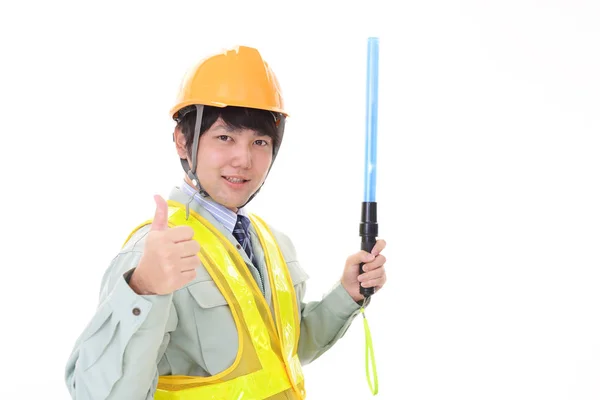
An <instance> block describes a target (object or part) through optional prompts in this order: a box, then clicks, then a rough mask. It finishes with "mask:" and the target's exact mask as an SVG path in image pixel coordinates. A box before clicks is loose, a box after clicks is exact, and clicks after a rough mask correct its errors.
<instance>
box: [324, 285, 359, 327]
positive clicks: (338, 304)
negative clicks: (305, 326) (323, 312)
mask: <svg viewBox="0 0 600 400" xmlns="http://www.w3.org/2000/svg"><path fill="white" fill-rule="evenodd" d="M322 303H323V305H325V306H326V307H327V308H328V309H329V310H331V311H332V312H333V313H334V314H335V315H336V316H337V317H339V318H341V319H347V318H350V317H353V316H355V315H356V314H357V313H358V311H359V310H360V307H361V306H360V304H359V303H357V302H355V301H354V299H353V298H352V296H350V294H349V293H348V291H347V290H346V289H344V286H342V283H341V282H337V283H336V284H335V286H334V287H333V288H332V289H331V291H330V292H329V293H328V294H327V295H326V296H325V297H324V298H323V301H322Z"/></svg>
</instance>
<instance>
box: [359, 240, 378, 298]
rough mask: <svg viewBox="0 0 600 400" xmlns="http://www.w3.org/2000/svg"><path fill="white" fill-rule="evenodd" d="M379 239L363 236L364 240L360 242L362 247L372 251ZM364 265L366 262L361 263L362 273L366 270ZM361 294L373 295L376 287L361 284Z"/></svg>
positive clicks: (368, 251)
mask: <svg viewBox="0 0 600 400" xmlns="http://www.w3.org/2000/svg"><path fill="white" fill-rule="evenodd" d="M376 241H377V239H376V238H375V237H373V236H367V237H363V240H361V242H360V249H361V250H364V251H366V252H367V253H370V252H371V250H373V247H374V246H375V242H376ZM363 265H365V264H364V263H360V273H361V274H363V273H364V272H365V271H363ZM359 291H360V294H362V295H363V296H365V297H368V296H371V295H373V294H374V293H375V288H374V287H367V288H366V287H362V285H361V286H360V290H359Z"/></svg>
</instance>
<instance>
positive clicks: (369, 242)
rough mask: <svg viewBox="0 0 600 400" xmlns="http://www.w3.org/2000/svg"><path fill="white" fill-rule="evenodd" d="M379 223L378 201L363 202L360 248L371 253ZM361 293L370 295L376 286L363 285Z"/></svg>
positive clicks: (361, 271)
mask: <svg viewBox="0 0 600 400" xmlns="http://www.w3.org/2000/svg"><path fill="white" fill-rule="evenodd" d="M378 230H379V229H378V225H377V203H376V202H363V203H362V210H361V222H360V228H359V234H360V237H361V240H360V249H361V250H364V251H366V252H367V253H370V252H371V250H373V247H374V246H375V242H377V234H378ZM363 265H364V263H360V273H361V274H363V273H364V271H363ZM359 293H360V294H362V295H363V296H365V297H369V296H371V295H373V294H374V293H375V288H374V287H369V288H365V287H362V285H361V286H360V288H359Z"/></svg>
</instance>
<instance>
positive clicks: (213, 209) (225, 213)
mask: <svg viewBox="0 0 600 400" xmlns="http://www.w3.org/2000/svg"><path fill="white" fill-rule="evenodd" d="M181 190H183V192H184V193H186V194H187V195H189V196H193V198H194V201H196V202H197V203H198V204H199V205H200V206H202V207H203V208H204V209H206V210H207V211H208V212H209V213H210V214H211V215H212V216H213V217H215V219H216V220H217V221H219V222H220V223H222V224H223V226H224V227H225V228H227V229H228V230H229V232H233V228H234V227H235V224H236V222H237V216H238V215H243V216H245V217H247V214H246V210H245V209H244V208H243V207H242V208H240V209H238V212H237V213H235V212H233V211H231V210H230V209H229V208H227V207H225V206H224V205H222V204H219V203H217V202H216V201H214V200H213V199H211V198H210V197H202V195H200V193H198V190H196V189H195V188H194V187H192V186H191V185H190V184H189V183H187V182H186V181H185V180H184V181H183V183H182V185H181Z"/></svg>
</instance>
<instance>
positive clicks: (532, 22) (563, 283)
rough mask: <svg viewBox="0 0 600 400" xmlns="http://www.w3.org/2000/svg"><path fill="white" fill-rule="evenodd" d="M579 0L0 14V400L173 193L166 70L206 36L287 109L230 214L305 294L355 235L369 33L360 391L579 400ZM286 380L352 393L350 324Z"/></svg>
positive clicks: (590, 350) (595, 257)
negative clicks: (270, 152) (255, 182)
mask: <svg viewBox="0 0 600 400" xmlns="http://www.w3.org/2000/svg"><path fill="white" fill-rule="evenodd" d="M367 3H368V4H369V5H368V6H367ZM392 4H393V7H394V8H393V9H392ZM599 4H600V3H598V2H596V1H573V0H571V1H567V0H560V1H559V0H555V1H533V0H518V1H516V0H512V1H496V2H483V1H453V2H448V1H433V0H426V1H419V2H416V1H413V2H389V3H388V4H386V5H383V3H382V2H377V1H369V2H365V1H363V2H360V3H359V2H339V3H334V2H327V1H320V2H307V1H303V2H294V5H293V6H290V5H287V2H281V1H280V2H275V1H273V2H270V3H269V2H260V1H253V2H245V3H240V4H234V3H229V2H222V1H202V2H200V1H195V2H174V1H172V2H169V4H168V5H167V2H164V3H163V5H162V6H156V5H150V2H141V1H140V2H135V3H134V2H119V3H117V2H114V3H111V2H106V1H103V2H95V3H92V2H77V3H75V2H73V3H72V4H67V3H64V2H60V3H59V2H41V1H38V2H28V3H25V2H22V3H18V5H17V2H5V3H3V5H2V6H1V7H0V31H1V32H0V33H1V35H0V41H1V44H2V46H1V58H2V60H3V61H2V62H1V64H0V68H1V73H0V85H1V86H0V88H1V89H0V96H1V99H0V100H1V103H2V104H1V107H0V109H1V110H2V119H1V122H0V124H1V126H0V131H1V132H2V137H1V139H0V140H1V141H2V142H1V146H0V152H1V154H0V160H1V161H0V162H1V168H0V171H1V174H2V178H1V188H2V196H1V199H2V204H1V208H2V214H1V215H2V217H1V218H2V224H1V226H2V228H1V229H2V231H3V233H2V238H3V239H2V253H1V254H2V261H1V266H2V271H3V277H2V279H1V282H2V294H1V296H2V301H1V303H0V304H2V333H1V334H2V341H1V343H2V349H1V352H2V357H1V360H2V362H1V363H2V365H3V369H2V374H3V378H2V382H3V383H2V389H1V390H2V393H3V398H6V399H13V398H17V397H18V398H27V399H36V398H37V399H41V398H52V399H67V398H68V394H67V391H66V388H65V384H64V381H63V374H64V366H65V363H66V360H67V357H68V356H69V353H70V351H71V349H72V346H73V344H74V343H75V340H76V338H77V337H78V335H79V334H80V332H81V331H82V330H83V328H84V326H85V325H86V324H87V323H88V321H89V320H90V318H91V317H92V315H93V314H94V310H95V307H96V304H97V298H98V291H99V284H100V279H101V276H102V274H103V272H104V270H105V268H106V267H107V266H108V263H109V261H110V260H111V258H112V257H113V256H114V255H115V253H116V252H117V251H118V249H119V247H120V245H121V243H122V241H123V240H124V239H125V238H126V236H127V234H128V233H129V231H130V230H131V229H132V228H133V227H134V226H135V225H137V224H138V223H139V222H141V221H143V220H145V219H146V218H148V217H150V216H151V215H152V212H153V210H154V203H153V200H152V195H153V194H154V193H160V194H162V195H164V196H166V195H167V194H168V192H169V191H170V189H171V187H172V186H173V185H175V184H178V183H179V182H180V179H181V170H180V166H179V162H178V158H177V156H176V153H175V151H174V147H173V143H172V141H171V133H172V130H173V122H172V121H171V120H170V119H169V117H168V110H169V108H170V107H171V105H172V101H173V99H174V96H175V93H176V90H177V87H178V85H179V82H180V79H181V77H182V76H183V74H184V72H185V71H186V70H187V68H188V67H189V66H190V65H191V64H193V63H194V62H196V61H197V60H198V59H200V58H201V57H204V56H205V55H207V54H209V53H211V52H213V51H218V50H220V49H223V48H225V47H230V46H233V45H236V44H245V45H250V46H255V47H258V48H259V49H260V50H261V52H262V53H263V55H264V57H265V58H266V59H267V60H268V61H269V62H270V64H271V65H272V67H273V68H274V70H275V71H276V73H277V75H278V77H279V80H280V82H281V85H282V87H283V91H284V94H285V98H286V104H287V108H288V110H289V112H290V113H291V115H292V117H291V118H290V120H289V123H288V125H287V131H286V137H285V141H284V144H283V147H282V149H281V152H280V156H279V158H278V159H277V161H276V164H275V166H274V169H273V170H272V173H271V175H270V176H269V179H268V181H267V184H266V185H265V187H264V188H263V191H262V192H261V194H260V195H259V196H258V197H257V198H256V199H255V201H253V202H252V203H251V207H250V209H251V211H254V212H256V213H257V214H259V215H262V216H263V217H264V218H265V219H267V220H268V221H270V222H271V223H272V224H274V225H275V226H277V227H278V228H279V229H281V230H283V231H284V232H286V233H288V234H289V235H290V236H291V237H292V239H293V240H294V241H295V244H296V246H297V250H298V252H299V255H300V260H301V262H302V263H303V265H304V267H305V269H306V270H307V272H308V273H309V274H310V276H311V280H310V285H309V293H308V299H313V300H314V299H319V298H320V297H321V295H322V294H323V293H325V292H326V291H327V290H328V289H329V288H330V287H331V286H332V284H333V283H334V281H335V280H336V279H338V278H339V276H340V274H341V271H342V267H343V263H344V260H345V259H346V257H347V256H348V255H349V254H351V253H353V252H355V251H357V250H358V248H359V237H358V223H359V217H360V214H359V211H360V203H361V201H362V199H363V198H362V195H363V161H364V160H363V157H364V134H365V78H366V49H367V37H368V36H379V37H380V99H379V115H380V119H379V163H378V187H377V201H378V204H379V222H380V236H381V237H382V238H384V239H386V240H387V242H388V248H387V249H386V251H385V253H384V254H386V255H387V258H388V263H387V271H388V284H387V286H386V287H385V288H384V290H382V291H381V292H380V293H379V294H378V295H376V296H375V297H374V302H373V304H372V306H371V307H369V309H368V313H367V315H368V317H369V322H370V324H371V329H372V333H373V338H374V344H375V352H376V359H377V367H378V372H379V382H380V394H379V395H378V396H377V397H376V398H379V399H406V400H417V399H462V400H465V399H477V400H480V399H486V400H487V399H527V400H530V399H544V400H550V399H576V400H587V399H599V398H600V378H599V376H600V316H599V314H600V311H599V306H600V285H599V284H600V270H599V266H600V255H599V251H598V248H599V247H598V243H599V239H600V229H599V226H600V211H599V207H598V205H599V204H600V191H599V178H600V157H598V154H599V153H600V139H599V134H600V113H599V111H600V78H599V75H600V74H599V73H598V71H600V51H599V49H600V25H599V24H598V21H599V19H600V6H599ZM305 374H306V380H307V388H308V392H309V394H310V396H309V399H367V398H370V397H371V395H370V393H369V390H368V386H367V383H366V378H365V366H364V333H363V328H362V321H361V320H360V319H357V320H356V321H355V323H354V324H353V326H352V327H351V329H350V330H349V331H348V333H347V335H346V336H345V337H344V338H343V339H342V340H341V341H340V342H339V343H338V344H337V345H336V346H335V347H334V348H333V349H332V350H331V351H329V352H328V353H327V354H325V355H324V356H323V357H322V358H320V359H318V360H317V361H316V362H315V363H314V364H312V365H309V366H307V367H306V369H305Z"/></svg>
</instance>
